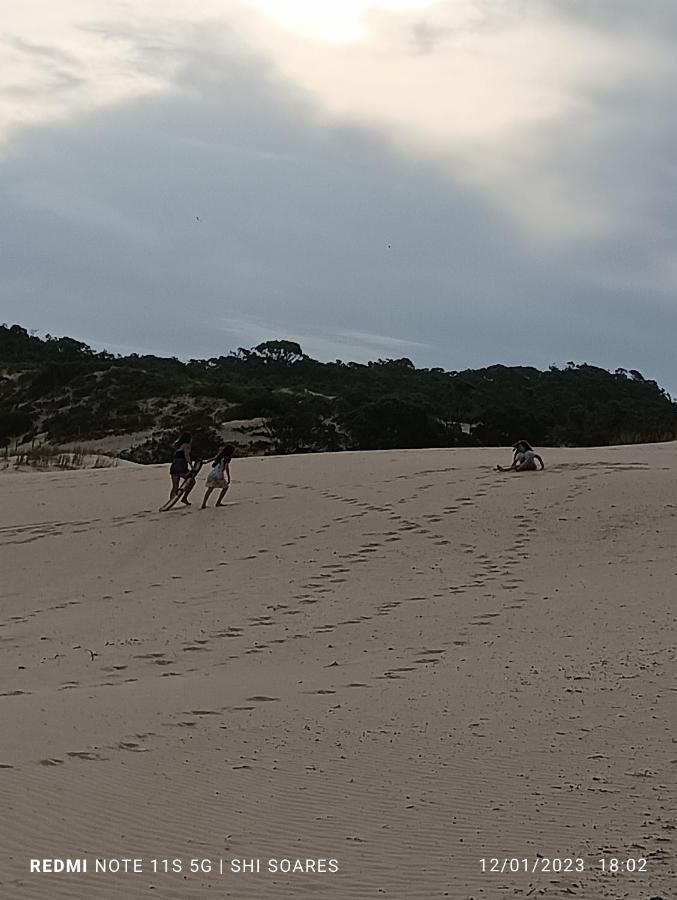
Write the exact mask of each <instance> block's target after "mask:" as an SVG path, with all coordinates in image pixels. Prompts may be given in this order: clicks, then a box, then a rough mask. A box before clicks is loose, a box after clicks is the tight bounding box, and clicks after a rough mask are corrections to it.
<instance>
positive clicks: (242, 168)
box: [0, 0, 677, 393]
mask: <svg viewBox="0 0 677 900" xmlns="http://www.w3.org/2000/svg"><path fill="white" fill-rule="evenodd" d="M196 9H199V12H196ZM676 51H677V3H675V2H674V0H643V2H641V3H638V2H637V0H437V2H431V0H390V2H387V0H382V2H377V0H371V2H369V0H246V2H245V0H241V2H238V0H201V2H200V3H195V2H192V0H162V2H159V0H126V2H123V0H120V2H116V0H59V2H58V3H52V2H51V0H24V2H23V3H22V4H20V5H19V4H13V5H12V6H11V7H9V8H8V9H3V27H2V30H1V32H0V67H1V73H2V78H0V202H1V204H2V214H1V216H0V319H1V320H4V321H7V322H10V323H11V322H19V323H20V324H22V325H24V326H25V327H28V328H33V329H37V330H38V331H39V332H40V333H42V334H44V333H45V332H51V333H52V334H58V335H62V334H68V335H71V336H73V337H77V338H80V339H82V340H86V341H89V342H90V343H92V344H93V345H95V346H97V347H104V346H105V347H107V348H109V349H112V350H115V351H119V352H127V351H131V350H137V351H140V352H147V351H149V352H154V353H158V354H163V355H164V354H167V355H169V354H173V355H177V356H180V357H186V358H187V357H191V356H194V357H204V356H215V355H219V354H225V353H227V352H228V351H229V350H231V349H236V348H237V347H238V346H251V345H253V344H255V343H258V342H259V341H261V340H266V339H269V338H288V339H293V340H298V341H299V342H300V343H301V344H302V346H303V348H304V350H305V351H306V352H307V353H309V354H311V355H312V356H315V357H317V358H321V359H335V358H341V359H344V360H348V359H357V360H366V359H370V358H371V359H374V358H377V357H399V356H409V357H410V358H411V359H413V360H414V361H415V362H416V363H417V364H419V365H440V366H444V367H446V368H450V369H461V368H465V367H469V366H478V365H488V364H492V363H496V362H501V363H505V364H531V365H537V366H541V367H545V366H547V365H549V364H551V363H557V364H561V363H565V362H566V361H568V360H575V361H577V362H584V361H585V362H590V363H594V364H597V365H602V366H605V367H607V368H611V369H615V368H616V367H619V366H623V367H625V368H636V369H639V370H640V371H642V372H643V373H644V374H645V375H646V376H648V377H654V378H657V379H658V380H659V381H660V382H661V384H663V385H664V386H665V387H667V388H668V389H669V390H671V392H673V393H677V355H676V354H675V336H676V335H677V303H676V298H677V154H676V153H675V147H676V146H677V102H676V97H677V91H676V89H675V85H677V52H676Z"/></svg>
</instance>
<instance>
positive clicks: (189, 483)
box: [181, 476, 195, 506]
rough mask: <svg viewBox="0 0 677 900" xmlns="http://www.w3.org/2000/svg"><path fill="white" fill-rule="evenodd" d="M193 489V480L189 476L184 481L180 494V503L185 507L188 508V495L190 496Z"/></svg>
mask: <svg viewBox="0 0 677 900" xmlns="http://www.w3.org/2000/svg"><path fill="white" fill-rule="evenodd" d="M194 487H195V479H194V478H192V477H191V476H189V477H188V478H187V479H186V481H185V482H184V485H183V494H182V496H181V502H182V503H183V504H184V505H185V506H190V501H189V499H188V495H189V494H190V492H191V491H192V490H193V488H194Z"/></svg>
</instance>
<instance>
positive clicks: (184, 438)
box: [174, 431, 192, 450]
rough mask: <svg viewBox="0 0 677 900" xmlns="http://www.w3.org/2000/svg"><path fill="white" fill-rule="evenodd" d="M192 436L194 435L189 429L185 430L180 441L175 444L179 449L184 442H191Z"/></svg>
mask: <svg viewBox="0 0 677 900" xmlns="http://www.w3.org/2000/svg"><path fill="white" fill-rule="evenodd" d="M191 437H192V436H191V433H190V432H189V431H184V432H183V434H182V435H181V437H180V438H179V439H178V441H177V442H176V443H175V444H174V446H175V447H176V448H177V450H178V448H179V447H182V446H183V445H184V444H190V442H191Z"/></svg>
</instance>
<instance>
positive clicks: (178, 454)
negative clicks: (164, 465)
mask: <svg viewBox="0 0 677 900" xmlns="http://www.w3.org/2000/svg"><path fill="white" fill-rule="evenodd" d="M190 443H191V435H190V434H189V432H187V431H184V433H183V434H182V435H181V437H180V438H179V439H178V441H177V442H176V443H175V444H174V450H175V453H174V459H173V461H172V464H171V466H170V467H169V474H170V476H171V479H172V489H171V491H170V492H169V499H170V500H172V499H173V498H174V497H176V495H177V494H178V493H179V482H180V480H181V479H182V478H185V477H186V476H187V475H188V472H189V471H190V467H191V459H190ZM181 502H182V503H185V504H186V506H190V503H189V502H188V500H187V499H186V497H182V498H181Z"/></svg>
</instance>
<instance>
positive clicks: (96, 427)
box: [0, 325, 677, 462]
mask: <svg viewBox="0 0 677 900" xmlns="http://www.w3.org/2000/svg"><path fill="white" fill-rule="evenodd" d="M241 420H260V421H261V430H260V434H261V442H260V445H259V446H257V445H256V444H254V445H253V446H252V447H250V450H252V451H253V452H272V453H298V452H313V451H323V450H381V449H399V448H416V447H481V446H505V445H510V444H512V443H513V442H514V441H515V440H516V439H518V438H522V437H525V438H527V439H528V440H530V441H531V442H532V443H534V444H540V445H544V446H598V445H605V444H618V443H639V442H649V441H661V440H673V439H675V437H676V436H677V404H675V403H674V402H673V400H672V398H671V397H670V396H669V394H668V393H667V392H666V391H665V390H663V389H662V388H661V387H660V386H659V385H658V384H657V383H656V382H655V381H652V380H650V379H647V378H644V377H643V376H642V374H641V373H640V372H638V371H636V370H625V369H617V370H616V371H615V372H609V371H607V370H606V369H602V368H600V367H598V366H593V365H589V364H588V363H578V364H577V363H574V362H569V363H567V364H566V365H565V366H563V367H558V366H550V368H549V369H548V370H546V371H541V370H539V369H536V368H533V367H530V366H503V365H493V366H488V367H485V368H481V369H465V370H462V371H446V370H444V369H442V368H417V367H416V366H414V364H413V363H412V362H411V360H409V359H406V358H401V359H377V360H375V361H372V362H368V363H355V362H344V361H342V360H338V359H337V360H335V361H334V362H319V361H318V360H315V359H312V358H311V357H309V356H307V355H306V354H305V353H304V352H303V350H302V348H301V347H300V345H299V344H297V343H295V342H293V341H279V340H278V341H266V342H263V343H261V344H259V345H257V346H256V347H252V348H239V349H238V350H236V351H232V352H229V353H227V354H226V355H223V356H218V357H213V358H210V359H190V360H188V361H182V360H179V359H177V358H175V357H172V358H165V357H159V356H153V355H139V354H135V353H132V354H128V355H125V356H123V355H119V354H112V353H109V352H107V351H100V352H98V351H95V350H93V349H92V348H91V347H89V346H88V345H87V344H84V343H82V342H81V341H77V340H74V339H72V338H69V337H60V338H57V337H52V336H50V335H47V336H46V337H45V338H41V337H38V336H36V335H35V334H30V333H29V332H28V331H26V329H24V328H22V327H21V326H19V325H12V326H8V325H2V326H0V446H7V445H8V444H10V443H12V442H13V443H21V442H24V443H25V442H27V441H31V440H36V439H37V440H44V441H48V442H50V443H54V444H57V443H63V442H69V441H78V442H80V443H83V442H86V441H87V440H94V439H97V438H102V437H106V436H109V435H124V434H130V435H132V434H133V433H138V432H143V433H144V434H145V437H144V438H143V440H142V441H140V442H138V443H136V444H134V443H133V442H132V443H131V444H130V446H129V448H127V450H126V451H125V452H124V453H123V454H122V455H124V456H126V457H127V458H130V459H135V460H137V461H140V462H159V461H164V460H165V459H166V458H167V455H168V453H169V452H170V448H171V440H172V438H173V436H174V435H175V433H176V432H177V431H178V430H184V429H187V430H192V431H193V432H194V434H195V435H196V438H197V441H198V445H199V449H200V450H201V452H203V453H204V454H205V455H206V454H208V453H211V452H213V451H214V450H215V449H216V447H217V446H218V445H219V443H220V442H221V440H222V438H221V434H220V429H221V428H222V427H223V426H224V424H225V423H228V422H233V421H241Z"/></svg>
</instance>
